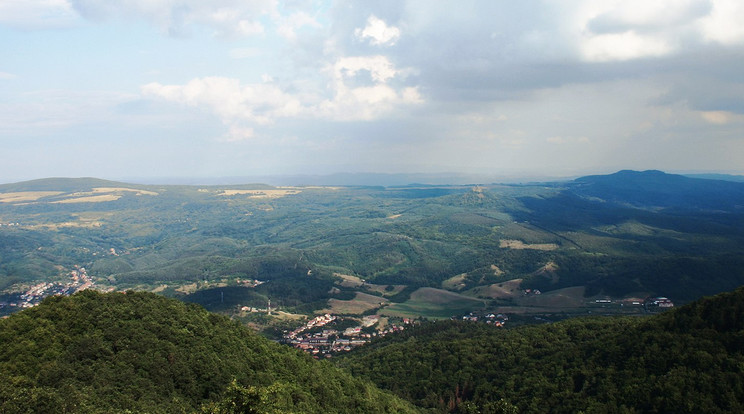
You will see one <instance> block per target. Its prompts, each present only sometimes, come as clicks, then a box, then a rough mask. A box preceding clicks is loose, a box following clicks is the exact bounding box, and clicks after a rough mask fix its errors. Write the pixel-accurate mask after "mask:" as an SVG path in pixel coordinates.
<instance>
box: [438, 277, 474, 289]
mask: <svg viewBox="0 0 744 414" xmlns="http://www.w3.org/2000/svg"><path fill="white" fill-rule="evenodd" d="M467 277H468V274H467V273H462V274H459V275H457V276H452V277H451V278H449V279H447V280H445V281H443V282H442V289H447V290H462V289H463V288H464V287H465V279H467Z"/></svg>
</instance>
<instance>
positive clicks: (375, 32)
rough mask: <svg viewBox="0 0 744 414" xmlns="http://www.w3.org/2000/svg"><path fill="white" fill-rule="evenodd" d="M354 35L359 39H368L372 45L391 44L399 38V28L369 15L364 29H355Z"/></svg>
mask: <svg viewBox="0 0 744 414" xmlns="http://www.w3.org/2000/svg"><path fill="white" fill-rule="evenodd" d="M354 35H355V36H356V37H357V38H358V39H360V40H369V43H370V44H371V45H373V46H392V45H394V44H395V42H397V41H398V39H399V38H400V29H398V28H397V27H393V26H388V25H387V24H386V23H385V22H384V21H382V20H381V19H378V18H377V17H376V16H374V15H372V16H369V18H368V19H367V26H365V27H364V29H356V30H355V31H354Z"/></svg>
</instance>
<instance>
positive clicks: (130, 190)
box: [93, 187, 158, 196]
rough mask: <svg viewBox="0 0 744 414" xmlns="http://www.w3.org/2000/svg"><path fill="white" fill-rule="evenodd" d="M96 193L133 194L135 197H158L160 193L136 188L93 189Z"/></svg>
mask: <svg viewBox="0 0 744 414" xmlns="http://www.w3.org/2000/svg"><path fill="white" fill-rule="evenodd" d="M93 192H94V193H120V192H132V193H135V195H151V196H156V195H158V193H156V192H154V191H147V190H137V189H136V188H124V187H96V188H94V189H93Z"/></svg>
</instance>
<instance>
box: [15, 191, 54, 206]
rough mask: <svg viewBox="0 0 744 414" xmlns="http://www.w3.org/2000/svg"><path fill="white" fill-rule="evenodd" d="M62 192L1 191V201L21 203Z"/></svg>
mask: <svg viewBox="0 0 744 414" xmlns="http://www.w3.org/2000/svg"><path fill="white" fill-rule="evenodd" d="M59 194H62V192H61V191H19V192H14V193H0V203H21V202H24V201H36V200H38V199H40V198H42V197H50V196H55V195H59Z"/></svg>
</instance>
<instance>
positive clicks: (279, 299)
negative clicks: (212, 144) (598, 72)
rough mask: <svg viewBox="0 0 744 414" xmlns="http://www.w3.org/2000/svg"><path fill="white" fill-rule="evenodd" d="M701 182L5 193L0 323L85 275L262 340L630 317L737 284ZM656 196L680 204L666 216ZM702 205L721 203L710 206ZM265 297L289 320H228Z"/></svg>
mask: <svg viewBox="0 0 744 414" xmlns="http://www.w3.org/2000/svg"><path fill="white" fill-rule="evenodd" d="M659 180H661V183H659ZM707 181H710V182H711V183H712V184H710V185H708V186H705V185H704V184H705V183H706V182H707ZM707 181H706V180H701V179H692V178H686V177H682V176H675V175H671V174H663V173H660V172H627V171H626V172H619V173H616V174H614V175H610V176H598V177H594V178H592V177H585V178H582V179H579V180H575V181H566V182H553V183H536V184H524V185H513V184H512V185H504V184H478V185H470V186H465V185H457V186H425V185H411V186H399V187H339V186H333V187H322V186H308V187H297V186H295V187H281V188H279V187H277V188H275V187H271V186H266V185H262V184H247V185H233V186H154V185H150V186H143V185H132V184H126V183H117V182H109V181H104V180H97V179H47V180H37V181H30V182H23V183H16V184H6V185H2V186H0V223H3V226H2V227H0V258H1V259H2V260H0V289H2V291H1V293H2V295H3V296H2V297H3V298H6V299H3V300H0V302H2V303H1V304H5V305H6V306H0V312H3V313H5V314H8V313H11V312H13V311H15V310H16V308H14V307H12V306H7V304H8V303H10V302H9V300H8V298H11V297H13V295H19V294H22V293H23V292H25V291H26V290H27V289H28V287H29V286H33V285H35V284H39V283H65V281H66V280H67V279H69V275H70V272H72V271H74V270H75V269H77V268H81V267H83V268H85V269H87V274H88V275H89V277H90V280H91V282H92V283H95V285H96V286H100V287H102V288H103V289H112V290H119V291H124V290H129V289H133V290H140V291H152V292H157V293H159V294H162V295H165V296H170V297H175V298H180V299H182V300H186V301H192V302H196V303H199V304H201V305H203V306H205V307H206V308H207V309H209V310H213V311H216V312H221V313H225V314H227V315H230V316H232V317H235V318H238V319H241V320H243V321H244V322H245V323H248V324H251V325H252V326H255V327H257V328H258V329H263V330H265V331H266V332H267V333H268V332H279V331H281V330H286V329H290V328H293V327H292V326H290V324H298V323H302V320H303V319H302V318H304V319H305V320H308V319H310V318H313V317H315V315H322V314H325V313H330V314H334V315H343V316H349V317H357V318H361V317H363V316H366V315H377V316H380V317H393V318H412V319H416V318H423V319H431V320H435V319H448V318H453V317H454V318H460V317H462V316H464V315H467V314H469V313H471V312H486V313H504V314H509V315H534V316H535V317H537V318H542V319H546V320H554V319H563V318H565V317H569V316H580V315H590V314H591V315H596V314H644V313H647V310H646V309H645V308H644V307H643V306H641V305H638V304H636V305H633V303H643V300H644V299H645V298H647V297H656V296H665V297H669V298H671V299H672V300H673V301H674V303H677V304H684V303H686V302H689V301H691V300H694V299H696V298H698V297H700V296H702V295H705V294H713V293H717V292H720V291H725V290H730V289H733V288H735V287H737V286H739V285H740V284H742V283H744V258H742V257H741V255H740V254H739V252H740V251H741V250H742V248H743V247H744V224H742V223H744V219H742V218H744V208H742V206H744V201H742V200H744V195H743V194H744V191H743V190H742V184H741V183H733V182H724V181H715V180H707ZM633 182H635V183H636V184H633V185H635V188H636V189H637V191H634V192H633V193H629V192H628V187H629V185H630V184H629V183H633ZM701 182H702V184H701ZM653 185H655V186H657V187H653ZM613 186H614V187H613ZM659 186H661V187H663V191H666V192H669V191H672V190H670V188H676V190H674V191H676V193H677V196H676V198H677V199H679V200H683V201H684V202H681V203H675V204H673V205H670V204H669V203H666V204H665V200H666V199H659V197H658V196H657V193H658V191H660V190H659V188H660V187H659ZM675 186H676V187H675ZM613 189H614V190H613ZM613 191H614V192H613ZM620 196H623V197H626V198H627V199H622V200H620V199H619V198H618V197H620ZM714 199H717V200H723V199H725V200H726V201H725V202H720V203H719V204H720V206H721V207H720V208H719V209H717V210H711V209H709V208H708V205H709V204H710V202H711V200H714ZM218 292H220V293H218ZM269 300H271V302H272V304H273V307H274V309H275V310H277V311H279V310H281V311H283V312H285V313H286V314H294V315H299V316H300V317H301V318H300V319H297V320H292V319H289V320H287V319H286V318H283V317H280V314H279V313H278V312H274V314H273V315H268V314H267V313H266V312H264V313H259V312H249V313H245V312H243V311H241V309H243V308H244V307H252V308H264V309H265V308H266V304H267V301H269ZM1 304H0V305H1ZM380 329H383V328H382V327H380ZM276 336H278V335H277V334H274V337H276Z"/></svg>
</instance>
